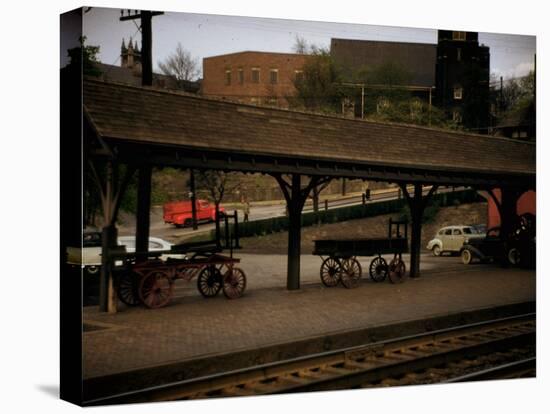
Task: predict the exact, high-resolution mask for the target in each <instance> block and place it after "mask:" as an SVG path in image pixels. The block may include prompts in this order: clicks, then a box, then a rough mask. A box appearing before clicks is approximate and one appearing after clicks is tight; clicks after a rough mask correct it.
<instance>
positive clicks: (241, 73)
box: [237, 68, 244, 85]
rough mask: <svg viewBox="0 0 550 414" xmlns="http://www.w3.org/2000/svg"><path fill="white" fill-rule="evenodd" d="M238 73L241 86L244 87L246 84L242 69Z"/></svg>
mask: <svg viewBox="0 0 550 414" xmlns="http://www.w3.org/2000/svg"><path fill="white" fill-rule="evenodd" d="M237 73H238V74H239V84H241V85H242V84H243V83H244V71H243V70H242V68H239V69H238V71H237Z"/></svg>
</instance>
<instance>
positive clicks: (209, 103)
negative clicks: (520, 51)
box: [84, 80, 535, 176]
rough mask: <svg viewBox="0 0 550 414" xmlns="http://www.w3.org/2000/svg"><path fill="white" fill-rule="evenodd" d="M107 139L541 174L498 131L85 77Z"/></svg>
mask: <svg viewBox="0 0 550 414" xmlns="http://www.w3.org/2000/svg"><path fill="white" fill-rule="evenodd" d="M84 107H85V112H86V113H87V117H88V119H89V120H90V121H91V123H92V125H93V128H94V129H95V131H96V133H97V134H98V135H99V136H101V137H103V138H108V139H115V140H124V141H131V142H137V143H147V144H153V145H158V146H166V145H171V146H178V147H181V148H191V149H194V150H195V149H197V150H204V151H207V150H210V151H212V150H218V151H227V152H229V153H236V152H238V153H239V154H253V155H275V156H293V157H302V158H303V159H312V158H314V159H317V160H319V161H323V160H328V161H331V162H354V163H355V162H356V163H361V164H362V165H365V164H368V163H372V164H373V165H387V166H390V167H396V166H401V167H404V168H407V167H411V168H428V169H431V170H436V169H437V170H438V171H456V172H465V173H470V174H472V173H482V172H483V173H487V174H505V175H510V174H520V175H523V174H527V175H533V176H534V174H535V146H534V145H533V144H530V143H525V142H519V141H515V140H509V139H504V138H498V137H490V136H485V135H474V134H464V133H455V132H449V131H446V130H440V129H431V128H424V127H416V126H409V125H397V124H387V123H376V122H369V121H363V120H354V119H345V118H340V117H335V116H326V115H319V114H311V113H304V112H294V111H287V110H281V109H274V108H267V107H256V106H252V105H243V104H236V103H230V102H222V101H219V100H214V99H207V98H202V97H198V96H194V95H189V94H184V93H178V92H173V91H166V90H159V89H153V88H141V87H131V86H126V85H119V84H111V83H105V82H101V81H97V80H85V82H84Z"/></svg>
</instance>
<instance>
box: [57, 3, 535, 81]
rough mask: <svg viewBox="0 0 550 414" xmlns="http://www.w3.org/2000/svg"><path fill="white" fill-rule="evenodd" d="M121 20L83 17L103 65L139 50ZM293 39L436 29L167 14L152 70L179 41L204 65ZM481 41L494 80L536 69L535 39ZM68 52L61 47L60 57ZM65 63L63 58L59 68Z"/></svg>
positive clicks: (389, 37) (384, 36) (112, 15)
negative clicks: (129, 48)
mask: <svg viewBox="0 0 550 414" xmlns="http://www.w3.org/2000/svg"><path fill="white" fill-rule="evenodd" d="M119 17H120V9H109V8H98V7H95V8H92V9H91V10H90V11H89V12H88V13H85V14H84V24H83V32H84V35H85V36H86V37H87V44H88V45H99V46H100V53H99V59H100V60H101V61H102V62H103V63H107V64H112V65H120V45H121V42H122V39H123V38H124V39H125V41H126V44H127V43H128V39H129V38H130V37H131V38H132V39H133V40H137V41H138V44H139V45H141V37H140V33H139V30H138V27H137V25H138V24H139V21H125V22H121V21H119ZM511 30H513V27H511ZM297 36H299V37H301V38H304V39H305V40H306V41H307V42H308V43H310V44H315V45H319V46H329V45H330V39H331V38H344V39H365V40H381V41H395V42H415V43H433V44H435V43H437V30H436V29H417V28H403V27H391V26H375V25H361V24H343V23H329V22H315V21H302V20H283V19H269V18H254V17H236V16H222V15H208V14H194V13H176V12H168V13H165V14H164V15H161V16H156V17H154V18H153V62H154V71H156V72H159V71H160V70H159V69H158V62H159V61H162V60H164V59H166V58H167V57H168V56H169V55H170V54H171V53H173V51H174V50H175V49H176V46H177V44H178V42H179V43H181V44H182V46H183V47H184V49H186V50H188V51H189V52H190V53H191V55H192V56H193V57H194V58H197V59H198V60H199V62H202V58H204V57H208V56H215V55H221V54H226V53H232V52H238V51H243V50H255V51H270V52H287V53H288V52H293V50H292V47H293V45H294V43H295V39H296V37H297ZM479 42H480V43H483V44H485V45H487V46H489V48H490V53H491V61H490V62H491V73H494V74H496V75H497V76H503V77H504V78H505V79H508V78H510V77H517V76H523V75H525V74H527V73H528V72H529V70H531V69H533V67H534V55H535V51H536V46H535V36H528V35H511V34H497V33H484V32H480V33H479ZM67 44H70V43H67ZM66 48H67V46H66V45H63V44H62V54H63V53H64V52H63V51H64V50H66ZM66 63H67V60H66V58H65V57H64V56H63V55H62V57H61V64H62V65H64V64H66Z"/></svg>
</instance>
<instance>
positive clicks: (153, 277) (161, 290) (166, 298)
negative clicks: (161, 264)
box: [139, 270, 174, 309]
mask: <svg viewBox="0 0 550 414" xmlns="http://www.w3.org/2000/svg"><path fill="white" fill-rule="evenodd" d="M173 288H174V283H173V281H172V279H171V278H170V276H169V274H168V273H166V272H163V271H161V270H153V271H152V272H150V273H148V274H146V275H145V276H143V277H142V278H141V281H140V282H139V298H140V299H141V302H142V303H143V304H144V305H145V306H146V307H148V308H149V309H156V308H162V307H163V306H166V305H167V304H168V302H170V299H172V293H173Z"/></svg>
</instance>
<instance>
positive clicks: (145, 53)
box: [120, 10, 164, 86]
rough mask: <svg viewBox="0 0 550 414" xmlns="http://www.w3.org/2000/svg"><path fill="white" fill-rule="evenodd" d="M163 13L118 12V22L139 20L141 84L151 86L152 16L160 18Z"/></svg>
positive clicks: (147, 11)
mask: <svg viewBox="0 0 550 414" xmlns="http://www.w3.org/2000/svg"><path fill="white" fill-rule="evenodd" d="M162 14H164V13H163V12H156V11H150V10H133V13H132V10H127V14H126V15H124V10H121V11H120V21H121V22H124V21H128V20H140V21H141V26H140V31H141V68H142V69H141V84H142V85H143V86H151V85H152V84H153V33H152V24H151V23H152V19H153V17H154V16H160V15H162Z"/></svg>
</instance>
